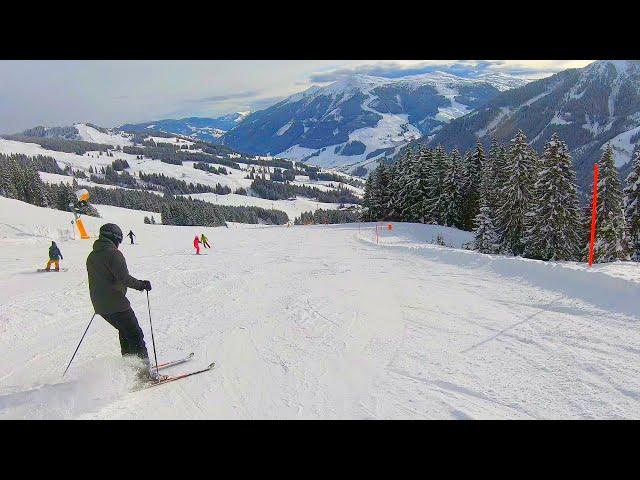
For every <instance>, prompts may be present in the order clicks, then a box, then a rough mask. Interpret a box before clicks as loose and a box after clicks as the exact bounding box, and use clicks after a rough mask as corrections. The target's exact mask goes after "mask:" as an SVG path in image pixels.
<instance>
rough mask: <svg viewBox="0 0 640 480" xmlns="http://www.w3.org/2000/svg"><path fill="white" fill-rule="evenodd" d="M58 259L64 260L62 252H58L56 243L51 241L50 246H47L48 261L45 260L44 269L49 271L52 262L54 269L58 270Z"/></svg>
mask: <svg viewBox="0 0 640 480" xmlns="http://www.w3.org/2000/svg"><path fill="white" fill-rule="evenodd" d="M60 260H64V258H63V257H62V253H61V252H60V249H59V248H58V245H56V242H51V246H50V247H49V261H48V262H47V268H45V271H47V272H50V271H51V264H52V263H53V265H54V266H55V271H56V272H59V271H60Z"/></svg>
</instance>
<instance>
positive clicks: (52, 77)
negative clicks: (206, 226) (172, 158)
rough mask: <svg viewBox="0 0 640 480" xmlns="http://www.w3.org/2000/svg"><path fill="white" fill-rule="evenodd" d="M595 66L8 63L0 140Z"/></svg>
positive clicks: (1, 76)
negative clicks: (361, 79) (356, 79)
mask: <svg viewBox="0 0 640 480" xmlns="http://www.w3.org/2000/svg"><path fill="white" fill-rule="evenodd" d="M588 63H590V61H587V60H540V61H533V60H498V61H496V60H479V61H476V60H473V61H471V60H462V61H442V60H438V61H433V60H424V61H422V60H420V61H418V60H369V61H364V60H357V61H352V60H216V61H155V60H153V61H151V60H149V61H138V60H126V61H102V60H101V61H34V60H25V61H0V133H15V132H18V131H21V130H24V129H26V128H30V127H33V126H36V125H45V126H54V125H71V124H73V123H78V122H91V123H95V124H98V125H100V126H105V127H112V126H116V125H121V124H123V123H135V122H144V121H151V120H158V119H163V118H181V117H188V116H201V117H215V116H219V115H223V114H226V113H231V112H235V111H242V110H259V109H262V108H265V107H268V106H269V105H271V104H273V103H275V102H277V101H278V100H280V99H282V98H284V97H286V96H288V95H291V94H293V93H296V92H299V91H302V90H305V89H307V88H309V87H310V86H311V85H314V84H316V85H322V84H326V83H327V82H330V81H333V80H335V79H336V78H339V77H340V76H341V75H348V74H351V73H354V72H360V73H367V74H370V75H380V76H387V77H400V76H404V75H414V74H418V73H423V72H427V71H432V70H443V71H448V72H451V73H454V74H458V75H461V76H474V75H477V74H479V73H486V72H493V71H501V72H507V73H511V74H514V75H518V76H523V77H528V78H541V77H544V76H548V75H550V74H552V73H555V72H558V71H560V70H564V69H566V68H575V67H583V66H585V65H587V64H588Z"/></svg>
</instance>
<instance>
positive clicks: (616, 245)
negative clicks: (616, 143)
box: [584, 144, 628, 263]
mask: <svg viewBox="0 0 640 480" xmlns="http://www.w3.org/2000/svg"><path fill="white" fill-rule="evenodd" d="M598 169H599V173H598V208H597V210H596V216H597V217H596V241H595V245H594V255H593V258H594V260H593V261H594V262H596V263H601V262H613V261H615V260H625V259H627V258H628V255H627V239H626V226H625V218H624V206H623V197H622V191H621V190H620V180H619V179H618V170H617V169H616V165H615V159H614V156H613V148H612V147H611V144H608V145H607V147H606V149H605V151H604V153H603V154H602V157H601V158H600V160H599V161H598ZM588 251H589V245H586V248H585V250H584V252H585V255H584V258H585V259H586V256H587V255H588Z"/></svg>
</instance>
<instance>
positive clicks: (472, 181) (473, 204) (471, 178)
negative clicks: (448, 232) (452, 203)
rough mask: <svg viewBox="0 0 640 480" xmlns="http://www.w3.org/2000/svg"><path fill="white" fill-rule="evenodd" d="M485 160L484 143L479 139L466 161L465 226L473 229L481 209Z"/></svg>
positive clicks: (467, 228)
mask: <svg viewBox="0 0 640 480" xmlns="http://www.w3.org/2000/svg"><path fill="white" fill-rule="evenodd" d="M484 162H485V154H484V148H483V146H482V143H481V142H480V141H479V140H478V142H477V143H476V148H475V150H474V151H473V153H471V154H470V155H469V156H468V160H467V162H466V165H465V166H466V170H467V186H466V189H465V197H466V201H465V212H464V223H463V228H464V229H465V230H471V229H472V228H473V226H474V222H475V218H476V216H477V215H478V213H479V211H480V184H481V182H482V166H483V164H484Z"/></svg>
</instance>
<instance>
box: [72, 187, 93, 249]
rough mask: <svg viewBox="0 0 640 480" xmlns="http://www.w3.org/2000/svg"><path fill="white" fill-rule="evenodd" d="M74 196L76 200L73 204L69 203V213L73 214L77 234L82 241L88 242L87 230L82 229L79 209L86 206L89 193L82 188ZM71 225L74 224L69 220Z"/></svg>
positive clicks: (82, 224)
mask: <svg viewBox="0 0 640 480" xmlns="http://www.w3.org/2000/svg"><path fill="white" fill-rule="evenodd" d="M75 195H76V198H77V200H76V202H75V203H70V204H69V207H71V211H72V212H73V217H74V219H75V225H76V227H77V228H78V232H80V238H81V239H83V240H88V239H89V234H88V233H87V229H86V228H84V223H82V219H81V218H80V216H81V213H80V209H81V208H82V207H83V206H85V205H87V202H88V201H89V192H88V191H87V190H86V189H84V188H83V189H81V190H78V191H76V192H75ZM71 223H74V220H71Z"/></svg>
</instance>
